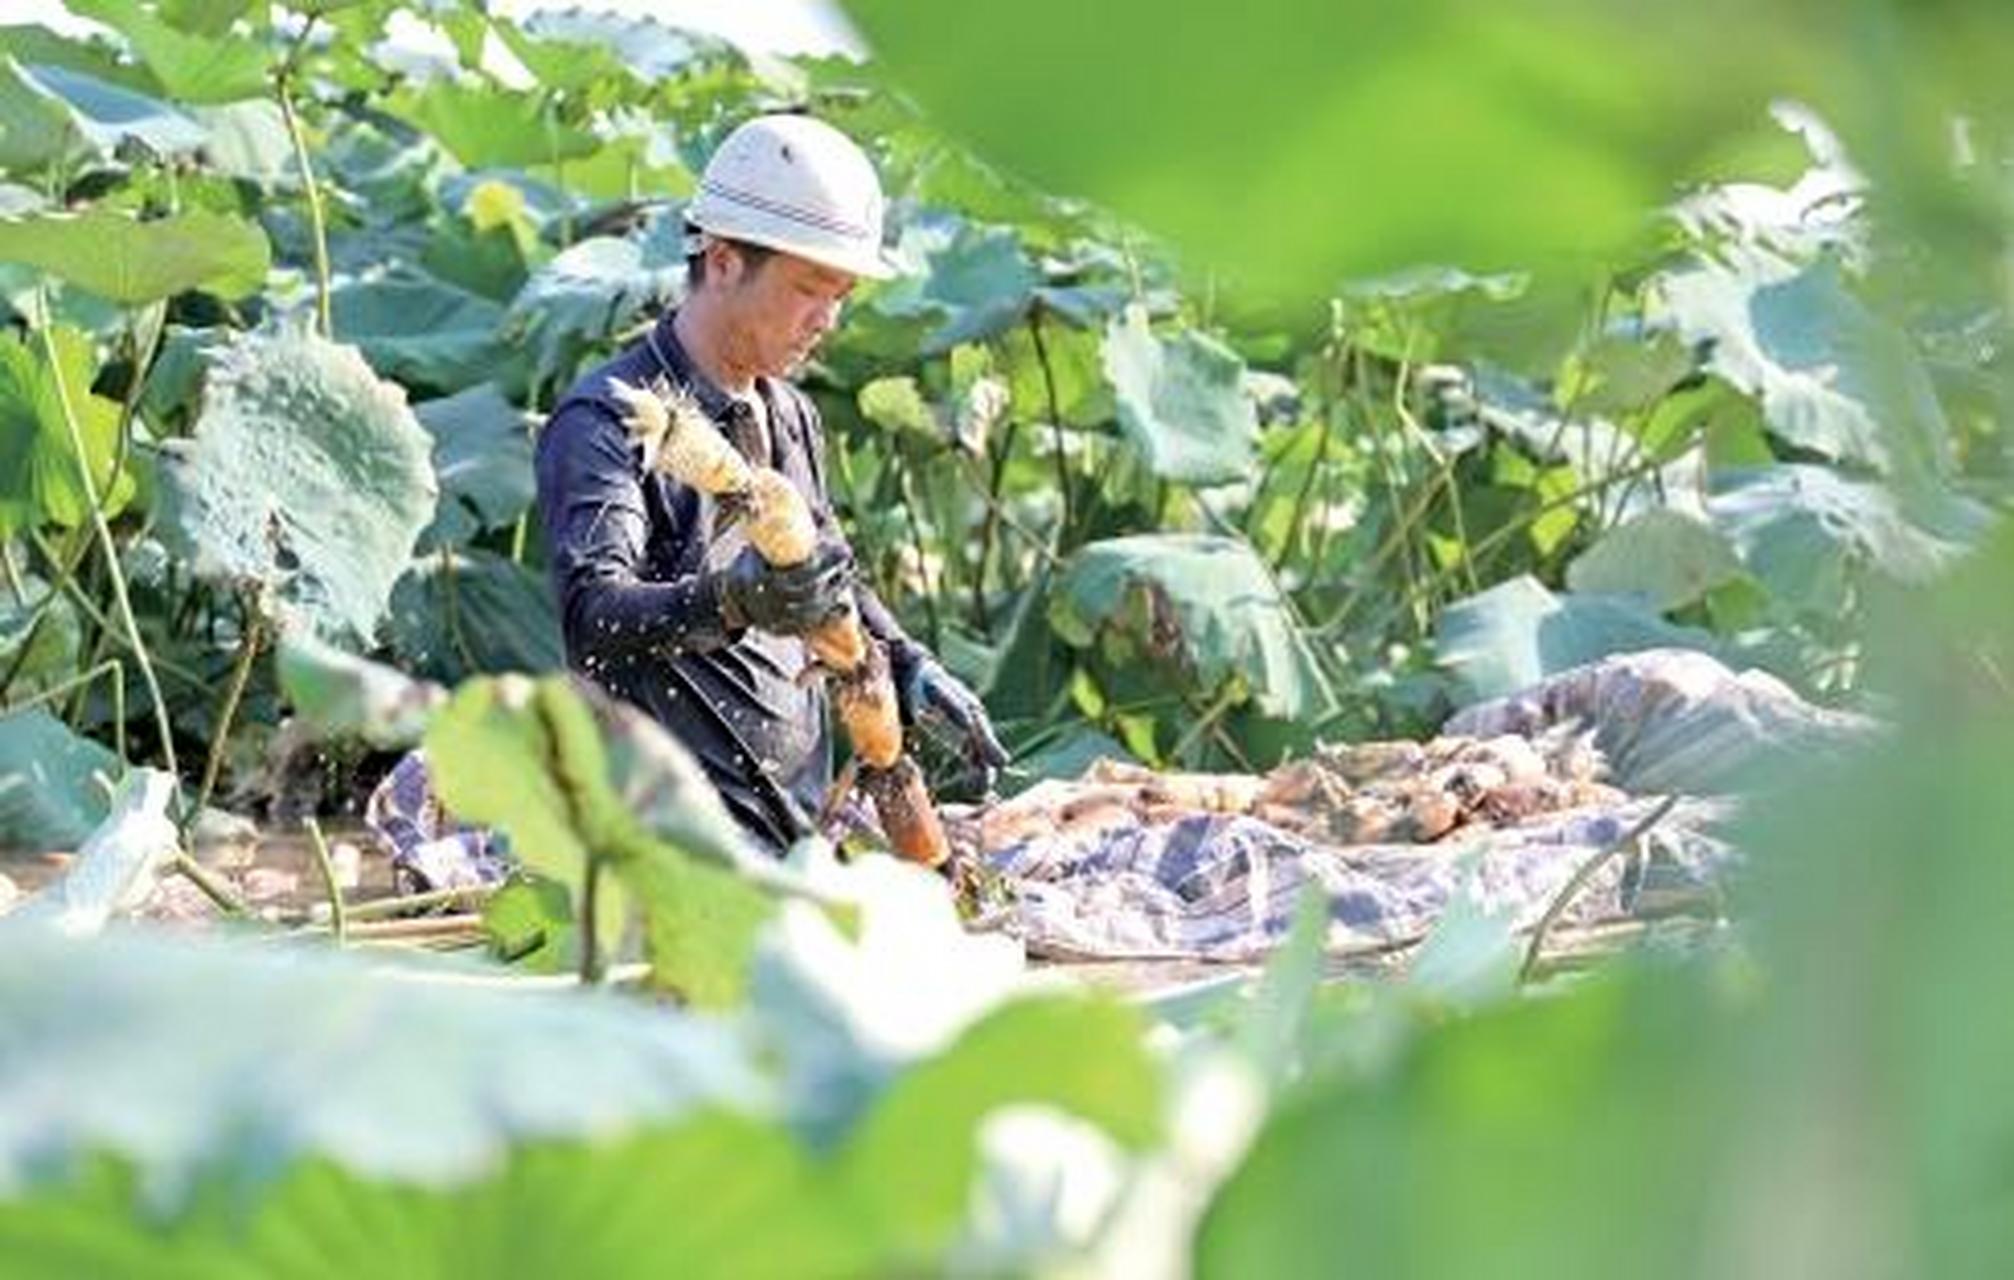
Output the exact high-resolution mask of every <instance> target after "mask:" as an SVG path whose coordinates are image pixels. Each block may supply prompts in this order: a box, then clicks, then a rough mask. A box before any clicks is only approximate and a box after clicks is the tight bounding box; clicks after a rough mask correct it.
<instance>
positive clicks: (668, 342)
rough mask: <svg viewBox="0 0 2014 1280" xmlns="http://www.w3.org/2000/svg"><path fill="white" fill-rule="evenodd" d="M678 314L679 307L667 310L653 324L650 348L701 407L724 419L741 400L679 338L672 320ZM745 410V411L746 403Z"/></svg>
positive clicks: (664, 370) (671, 375) (710, 413)
mask: <svg viewBox="0 0 2014 1280" xmlns="http://www.w3.org/2000/svg"><path fill="white" fill-rule="evenodd" d="M677 316H678V311H677V310H676V309H673V310H671V311H667V312H665V313H664V315H663V317H662V318H660V319H659V320H658V322H657V324H656V325H655V326H653V327H652V328H651V330H650V346H651V350H652V351H653V352H654V353H655V354H656V356H657V359H658V360H659V362H661V363H662V364H663V365H664V366H665V367H664V369H663V370H662V372H664V373H665V374H666V375H667V376H669V377H670V378H671V379H672V380H673V381H675V382H678V383H681V384H683V385H684V386H685V388H686V389H687V390H689V391H691V392H692V397H693V399H695V400H697V401H699V407H700V408H702V409H704V410H705V411H706V414H707V416H708V417H711V418H717V419H722V420H725V419H726V418H727V417H728V416H729V415H730V414H731V413H732V412H733V411H734V410H735V408H736V406H737V405H740V404H741V401H739V400H738V399H736V398H735V397H734V396H731V395H729V394H728V393H727V392H725V391H723V390H721V389H720V386H719V384H717V383H716V382H714V380H713V379H711V378H709V377H707V376H706V373H705V371H704V370H702V369H701V368H700V367H699V364H698V363H697V362H696V361H695V360H693V358H692V354H691V353H690V352H688V351H687V350H686V349H685V344H684V343H682V342H680V341H679V340H678V330H677V328H676V327H675V326H674V325H673V324H672V321H673V320H674V319H676V318H677ZM742 411H743V412H746V409H745V407H744V409H743V410H742Z"/></svg>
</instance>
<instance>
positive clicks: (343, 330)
mask: <svg viewBox="0 0 2014 1280" xmlns="http://www.w3.org/2000/svg"><path fill="white" fill-rule="evenodd" d="M329 309H330V312H331V316H332V318H333V319H334V321H335V328H336V336H337V337H339V338H341V339H342V340H344V341H345V342H354V343H356V344H357V346H359V347H361V348H362V349H363V352H364V356H365V358H366V359H368V360H369V361H370V362H371V367H372V368H374V369H376V370H377V371H378V372H379V373H381V374H383V375H384V376H386V377H388V378H396V379H398V380H399V381H400V382H403V383H405V384H407V385H408V386H413V387H426V388H430V389H432V390H434V391H438V392H442V393H453V392H456V391H461V390H463V389H464V388H467V387H471V386H474V385H475V384H476V383H478V382H482V381H483V380H485V379H487V378H492V377H495V376H496V372H497V368H498V366H499V365H501V364H502V363H503V362H504V360H505V355H506V353H505V351H504V348H503V346H502V345H501V343H500V342H499V341H498V338H497V326H498V325H499V324H500V323H501V322H502V320H503V315H504V310H503V308H502V307H500V306H498V305H497V304H496V303H494V302H491V301H490V300H489V299H488V298H485V297H482V296H480V295H478V294H474V293H470V292H469V291H468V290H466V289H461V288H457V287H455V286H454V285H451V284H448V283H446V282H445V281H441V280H437V279H435V278H433V277H431V276H428V275H426V274H424V273H422V272H420V271H417V270H413V269H403V270H399V271H396V272H393V273H392V274H389V275H385V276H380V277H377V278H375V279H369V280H358V281H353V282H351V283H348V284H345V285H343V286H341V287H340V288H337V289H336V290H334V291H333V292H332V293H331V294H330V295H329Z"/></svg>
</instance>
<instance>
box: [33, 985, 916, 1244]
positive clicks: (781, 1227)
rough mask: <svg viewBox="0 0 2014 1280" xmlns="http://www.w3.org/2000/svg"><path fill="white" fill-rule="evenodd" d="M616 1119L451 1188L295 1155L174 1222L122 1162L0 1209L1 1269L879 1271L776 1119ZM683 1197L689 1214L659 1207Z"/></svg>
mask: <svg viewBox="0 0 2014 1280" xmlns="http://www.w3.org/2000/svg"><path fill="white" fill-rule="evenodd" d="M506 998H508V997H506ZM633 1016H636V1017H639V1018H640V1017H643V1016H644V1014H643V1012H642V1010H641V1009H639V1010H638V1011H637V1013H636V1014H634V1015H633ZM596 1039H597V1042H598V1038H596ZM588 1047H591V1045H590V1046H588ZM499 1053H504V1051H502V1050H499ZM509 1056H510V1055H509V1054H507V1053H505V1054H504V1060H505V1061H508V1060H509ZM324 1069H325V1070H328V1071H332V1072H333V1071H340V1070H341V1066H340V1064H334V1063H331V1064H329V1065H328V1066H326V1067H325V1068H324ZM492 1069H493V1070H494V1069H496V1068H495V1065H494V1064H492ZM621 1120H622V1117H621V1115H620V1114H619V1113H618V1114H615V1115H613V1116H612V1117H611V1120H610V1122H609V1123H608V1124H605V1125H603V1126H600V1127H599V1128H598V1129H593V1130H589V1131H584V1133H583V1135H582V1136H580V1137H578V1138H569V1139H568V1140H566V1141H542V1142H535V1143H526V1144H519V1145H518V1146H516V1147H514V1148H512V1149H511V1151H510V1152H509V1153H508V1159H507V1160H499V1161H498V1162H497V1164H498V1167H497V1168H495V1169H493V1170H491V1171H488V1172H487V1173H486V1176H484V1177H482V1178H480V1179H477V1180H473V1181H469V1182H466V1183H463V1184H460V1185H454V1186H430V1185H422V1184H415V1183H411V1182H384V1181H372V1180H369V1179H367V1178H365V1177H363V1176H361V1175H358V1174H355V1173H352V1172H349V1171H346V1170H344V1169H341V1168H338V1167H335V1166H333V1165H331V1164H328V1163H327V1162H319V1163H307V1164H302V1165H297V1166H295V1167H294V1168H292V1169H290V1170H288V1171H286V1172H285V1173H284V1174H282V1175H281V1176H279V1177H278V1178H277V1179H275V1180H273V1181H271V1182H270V1183H263V1184H260V1185H257V1186H254V1187H230V1188H227V1189H228V1190H229V1191H230V1193H231V1194H229V1195H206V1196H202V1197H199V1198H198V1199H197V1200H196V1201H195V1202H194V1203H193V1204H191V1205H190V1206H189V1207H188V1208H187V1210H186V1212H181V1213H177V1214H174V1215H165V1214H163V1213H162V1212H161V1210H160V1208H159V1206H158V1205H155V1204H152V1203H149V1202H148V1200H147V1199H146V1197H145V1194H144V1192H145V1190H146V1188H145V1185H144V1183H143V1182H142V1181H141V1179H140V1178H139V1177H138V1176H136V1172H135V1171H133V1170H131V1169H128V1168H126V1167H124V1166H122V1165H116V1164H109V1162H108V1163H107V1164H101V1165H100V1166H99V1167H97V1168H94V1169H92V1170H91V1171H90V1172H89V1175H88V1176H82V1177H78V1178H76V1179H73V1180H72V1181H70V1182H69V1183H67V1184H65V1183H52V1184H50V1185H48V1186H47V1187H46V1188H42V1189H38V1191H37V1193H36V1194H32V1195H29V1196H28V1197H26V1198H23V1199H16V1200H12V1201H8V1202H0V1250H4V1251H5V1252H6V1256H7V1258H8V1261H9V1262H10V1264H13V1269H14V1270H15V1272H16V1273H17V1274H22V1275H35V1276H86V1275H117V1276H125V1277H137V1278H139V1280H186V1278H188V1277H194V1276H206V1277H208V1276H222V1277H244V1278H245V1280H250V1277H254V1276H258V1277H269V1276H335V1275H360V1274H368V1275H371V1276H375V1277H385V1278H386V1280H431V1278H434V1277H441V1276H455V1275H484V1276H539V1275H564V1276H568V1277H579V1278H580V1280H627V1278H628V1277H633V1276H636V1275H638V1274H639V1273H665V1274H671V1273H675V1274H677V1275H679V1276H681V1277H692V1278H693V1280H744V1278H745V1277H752V1276H774V1277H794V1276H835V1277H837V1276H861V1275H874V1274H880V1273H881V1272H882V1269H881V1268H877V1266H876V1261H875V1259H876V1255H875V1253H874V1252H873V1247H874V1242H873V1241H872V1240H871V1239H869V1238H868V1237H867V1236H866V1235H865V1233H864V1232H862V1231H861V1230H860V1229H859V1227H858V1226H857V1225H856V1224H855V1223H854V1222H853V1221H852V1220H851V1219H850V1218H849V1217H848V1216H847V1212H846V1205H845V1202H844V1201H843V1200H842V1199H841V1198H839V1196H838V1195H837V1194H836V1193H835V1188H834V1186H833V1183H832V1180H831V1179H830V1178H829V1177H822V1176H820V1170H819V1168H818V1167H817V1165H816V1163H815V1162H814V1160H813V1159H812V1157H811V1156H810V1155H809V1154H808V1153H806V1152H805V1151H804V1150H803V1149H802V1148H801V1147H800V1146H799V1145H798V1144H797V1142H796V1141H795V1140H794V1139H793V1138H792V1137H791V1135H790V1134H789V1133H788V1132H787V1131H786V1130H784V1129H783V1128H782V1127H781V1126H780V1125H778V1124H777V1123H776V1122H774V1121H770V1120H764V1119H758V1118H755V1117H753V1116H749V1115H745V1114H740V1113H738V1112H735V1111H729V1110H723V1109H719V1108H714V1109H709V1110H705V1111H702V1112H699V1113H698V1114H695V1115H692V1116H689V1117H681V1118H679V1119H676V1120H674V1121H672V1122H671V1123H670V1124H669V1125H668V1126H665V1125H646V1126H641V1127H639V1126H635V1125H623V1124H621V1123H620V1122H621ZM602 1130H607V1131H608V1132H602ZM136 1184H137V1185H136ZM697 1204H704V1205H706V1206H707V1211H706V1212H705V1213H672V1214H667V1213H666V1212H665V1206H667V1205H697Z"/></svg>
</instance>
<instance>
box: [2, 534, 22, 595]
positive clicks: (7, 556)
mask: <svg viewBox="0 0 2014 1280" xmlns="http://www.w3.org/2000/svg"><path fill="white" fill-rule="evenodd" d="M0 569H4V570H5V571H6V573H7V590H8V591H10V592H12V593H13V596H14V607H15V608H17V609H25V608H27V607H28V592H27V590H26V588H24V587H23V586H22V585H21V566H20V565H18V564H15V563H14V543H13V542H12V541H11V540H0Z"/></svg>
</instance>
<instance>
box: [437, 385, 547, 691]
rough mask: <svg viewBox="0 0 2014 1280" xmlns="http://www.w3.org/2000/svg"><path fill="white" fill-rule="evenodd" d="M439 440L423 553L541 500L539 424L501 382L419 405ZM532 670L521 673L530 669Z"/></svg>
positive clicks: (502, 521)
mask: <svg viewBox="0 0 2014 1280" xmlns="http://www.w3.org/2000/svg"><path fill="white" fill-rule="evenodd" d="M413 412H414V414H416V415H417V416H418V418H419V420H420V425H421V426H422V427H425V428H426V429H427V434H428V435H430V436H432V437H433V438H434V475H435V476H436V477H437V478H438V479H439V481H440V488H441V500H440V507H439V509H438V510H436V511H435V513H434V522H433V524H431V525H430V526H428V528H427V531H426V533H425V534H423V535H422V536H421V538H420V549H421V550H422V551H427V550H430V549H432V548H434V547H437V546H460V545H462V544H464V543H466V542H467V541H468V540H469V539H470V538H473V537H475V536H476V534H478V533H480V532H482V531H483V530H485V529H500V528H502V527H503V526H505V525H507V524H510V523H511V522H512V521H514V520H516V519H517V518H518V517H519V516H521V515H523V514H524V512H525V511H526V509H527V508H529V507H530V506H531V503H532V498H533V497H534V496H536V491H537V483H536V480H535V478H534V477H533V475H532V456H531V455H532V448H531V423H530V420H529V418H528V416H527V415H526V414H525V413H524V411H523V410H521V409H519V408H518V407H517V406H516V405H514V404H512V403H511V402H510V401H508V400H506V399H504V396H503V393H502V392H501V391H499V390H498V389H497V386H496V384H495V383H493V382H485V383H483V384H482V385H481V386H476V387H470V388H469V389H468V390H466V391H463V392H460V393H458V394H456V395H452V396H448V397H445V398H443V399H440V400H428V401H426V402H424V403H422V404H418V405H415V406H413ZM523 669H524V668H519V670H523Z"/></svg>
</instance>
